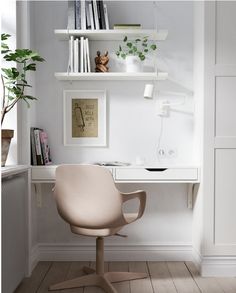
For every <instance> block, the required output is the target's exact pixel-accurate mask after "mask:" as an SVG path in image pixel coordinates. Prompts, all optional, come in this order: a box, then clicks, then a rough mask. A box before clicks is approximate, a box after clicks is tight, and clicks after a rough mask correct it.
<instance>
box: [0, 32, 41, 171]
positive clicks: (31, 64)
mask: <svg viewBox="0 0 236 293" xmlns="http://www.w3.org/2000/svg"><path fill="white" fill-rule="evenodd" d="M9 37H10V35H9V34H1V55H2V58H3V60H4V61H7V62H9V67H7V68H1V80H2V101H1V125H2V124H3V121H4V118H5V116H6V114H7V113H8V112H9V111H11V110H12V108H13V107H14V106H15V105H16V104H17V102H19V101H20V100H23V101H24V102H26V103H27V105H28V107H29V101H30V100H36V99H37V98H35V97H33V96H31V95H28V94H26V93H25V90H26V88H29V87H31V85H29V84H28V82H27V80H26V79H27V76H26V75H27V71H36V62H43V61H44V59H43V58H42V57H41V56H40V55H39V54H38V53H37V52H34V51H32V50H30V49H16V50H14V51H12V50H10V48H9V46H8V44H7V43H6V41H7V40H8V38H9ZM10 62H11V63H10ZM12 62H14V63H12ZM12 65H13V66H12ZM1 133H2V163H1V166H5V162H6V159H7V155H8V150H9V146H10V142H11V138H12V137H13V134H14V131H13V130H11V129H2V132H1Z"/></svg>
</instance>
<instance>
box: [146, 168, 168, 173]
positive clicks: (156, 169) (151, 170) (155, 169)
mask: <svg viewBox="0 0 236 293" xmlns="http://www.w3.org/2000/svg"><path fill="white" fill-rule="evenodd" d="M145 169H146V170H147V171H150V172H163V171H165V170H167V169H168V168H145Z"/></svg>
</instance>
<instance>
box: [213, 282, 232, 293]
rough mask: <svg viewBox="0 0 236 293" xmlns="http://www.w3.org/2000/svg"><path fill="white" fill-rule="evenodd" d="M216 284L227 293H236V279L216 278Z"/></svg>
mask: <svg viewBox="0 0 236 293" xmlns="http://www.w3.org/2000/svg"><path fill="white" fill-rule="evenodd" d="M216 282H217V283H218V284H219V285H220V287H221V288H222V289H223V290H224V292H225V293H235V292H236V279H235V278H216Z"/></svg>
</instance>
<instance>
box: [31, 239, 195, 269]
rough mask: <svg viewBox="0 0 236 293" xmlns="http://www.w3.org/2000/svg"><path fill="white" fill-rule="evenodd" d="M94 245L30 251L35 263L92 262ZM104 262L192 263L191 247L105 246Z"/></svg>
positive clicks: (43, 246)
mask: <svg viewBox="0 0 236 293" xmlns="http://www.w3.org/2000/svg"><path fill="white" fill-rule="evenodd" d="M95 251H96V248H95V246H94V245H77V244H65V243H59V244H51V243H39V244H38V245H36V246H35V247H34V248H33V249H32V253H31V261H32V262H33V263H32V264H31V266H32V267H33V264H34V263H35V260H36V259H37V261H94V260H95ZM105 260H106V261H192V245H188V244H184V245H182V244H180V245H169V244H168V245H125V246H118V245H105Z"/></svg>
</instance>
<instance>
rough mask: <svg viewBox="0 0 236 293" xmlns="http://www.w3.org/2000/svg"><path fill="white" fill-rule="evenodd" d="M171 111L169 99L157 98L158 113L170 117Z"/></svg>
mask: <svg viewBox="0 0 236 293" xmlns="http://www.w3.org/2000/svg"><path fill="white" fill-rule="evenodd" d="M169 112H170V105H169V101H167V100H157V101H156V114H157V115H158V116H161V117H168V116H169V114H170V113H169Z"/></svg>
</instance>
